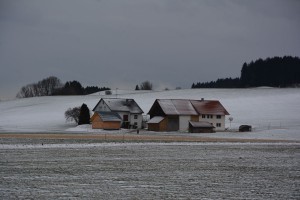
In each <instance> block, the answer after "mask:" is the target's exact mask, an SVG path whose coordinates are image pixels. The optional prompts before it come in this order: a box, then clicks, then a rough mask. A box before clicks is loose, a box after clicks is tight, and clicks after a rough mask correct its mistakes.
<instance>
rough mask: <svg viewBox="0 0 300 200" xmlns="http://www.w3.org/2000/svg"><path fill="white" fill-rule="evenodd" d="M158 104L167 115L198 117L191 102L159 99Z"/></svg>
mask: <svg viewBox="0 0 300 200" xmlns="http://www.w3.org/2000/svg"><path fill="white" fill-rule="evenodd" d="M157 102H158V104H159V105H160V107H161V108H162V110H163V112H164V113H165V114H166V115H198V113H197V112H196V111H195V109H194V108H193V105H192V104H191V102H190V100H185V99H158V100H157Z"/></svg>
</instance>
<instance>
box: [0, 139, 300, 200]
mask: <svg viewBox="0 0 300 200" xmlns="http://www.w3.org/2000/svg"><path fill="white" fill-rule="evenodd" d="M1 140H2V141H3V139H0V141H1ZM13 142H16V144H12V143H13ZM18 142H19V140H17V141H15V140H14V141H12V142H10V143H9V144H7V145H1V144H0V158H1V159H0V166H1V170H0V194H1V197H2V198H1V199H264V200H265V199H272V200H279V199H299V198H300V193H299V186H300V179H299V175H300V171H299V158H300V157H299V155H300V148H299V144H286V143H285V144H236V143H234V144H233V143H214V144H204V143H169V144H161V143H126V144H124V143H109V144H107V143H100V144H99V143H98V144H86V143H85V144H78V143H75V144H69V143H68V144H64V143H62V144H61V143H60V144H56V143H55V144H44V145H42V144H41V143H40V144H28V143H26V144H23V145H21V144H19V143H18ZM27 142H28V141H27ZM40 142H41V141H40ZM60 142H61V141H60Z"/></svg>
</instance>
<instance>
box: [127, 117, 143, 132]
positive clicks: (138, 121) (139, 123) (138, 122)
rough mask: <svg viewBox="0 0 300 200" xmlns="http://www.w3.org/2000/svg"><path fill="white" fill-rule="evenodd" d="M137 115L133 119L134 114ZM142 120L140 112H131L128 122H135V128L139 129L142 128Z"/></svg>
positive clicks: (132, 123)
mask: <svg viewBox="0 0 300 200" xmlns="http://www.w3.org/2000/svg"><path fill="white" fill-rule="evenodd" d="M135 115H137V119H134V116H135ZM142 121H143V116H142V114H131V115H130V124H131V125H134V123H135V122H136V123H137V128H138V129H141V128H142Z"/></svg>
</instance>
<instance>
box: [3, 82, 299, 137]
mask: <svg viewBox="0 0 300 200" xmlns="http://www.w3.org/2000/svg"><path fill="white" fill-rule="evenodd" d="M116 96H117V97H118V98H133V99H135V100H136V102H137V103H138V104H139V105H140V107H141V108H142V109H143V110H144V112H145V113H147V112H148V111H149V109H150V107H151V106H152V104H153V102H154V100H155V99H166V98H174V99H201V98H204V99H209V100H220V101H221V103H222V104H223V105H224V106H225V108H226V109H227V110H228V112H229V113H230V116H231V117H233V121H232V123H231V125H230V123H229V120H228V118H227V120H226V127H228V128H229V129H230V130H231V131H230V132H223V133H215V134H201V136H208V137H234V138H267V139H270V138H271V139H289V140H300V103H299V102H300V101H299V100H300V89H297V88H295V89H294V88H290V89H279V88H253V89H186V90H169V91H160V92H143V91H139V92H135V91H123V90H122V91H121V90H119V91H118V94H117V95H116V94H112V95H107V96H105V95H104V94H102V93H100V94H99V93H98V94H97V93H96V94H93V95H87V96H54V97H36V98H27V99H16V100H12V101H4V102H0V132H68V131H69V132H76V131H81V132H94V133H98V132H99V131H94V130H91V129H90V127H87V126H83V127H77V128H76V127H75V125H74V124H73V123H68V122H66V120H65V118H64V112H65V111H66V110H67V109H68V108H71V107H75V106H80V105H81V104H82V103H85V104H87V105H88V107H89V108H90V109H93V108H94V106H95V105H96V103H97V102H98V101H99V99H100V98H102V97H106V98H109V97H110V98H115V97H116ZM241 124H249V125H252V126H253V128H254V131H253V132H251V133H236V132H235V131H234V130H236V129H237V128H238V126H239V125H241ZM121 132H122V131H121ZM100 133H101V131H100ZM176 134H179V133H176Z"/></svg>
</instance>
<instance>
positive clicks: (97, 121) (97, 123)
mask: <svg viewBox="0 0 300 200" xmlns="http://www.w3.org/2000/svg"><path fill="white" fill-rule="evenodd" d="M120 127H121V123H120V122H114V121H112V122H103V121H102V120H101V118H100V117H99V115H97V116H95V117H94V118H93V121H92V128H93V129H120Z"/></svg>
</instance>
